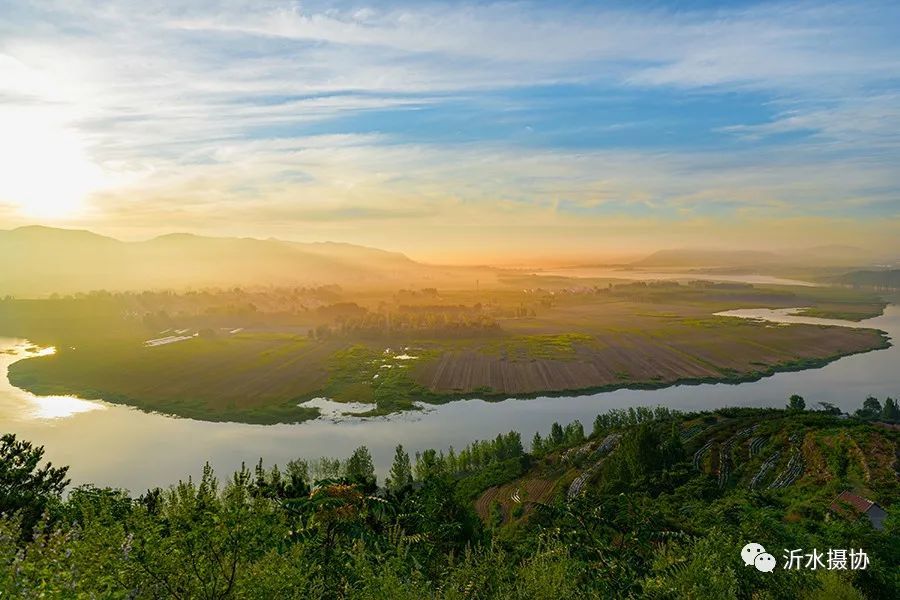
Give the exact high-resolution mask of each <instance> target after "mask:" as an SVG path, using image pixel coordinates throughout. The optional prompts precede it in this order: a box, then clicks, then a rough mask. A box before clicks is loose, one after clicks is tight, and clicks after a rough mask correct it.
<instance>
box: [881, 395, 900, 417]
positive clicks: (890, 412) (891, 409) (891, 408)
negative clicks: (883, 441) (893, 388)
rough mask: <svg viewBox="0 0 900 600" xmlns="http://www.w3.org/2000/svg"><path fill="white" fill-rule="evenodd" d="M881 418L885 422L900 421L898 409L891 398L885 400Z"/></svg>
mask: <svg viewBox="0 0 900 600" xmlns="http://www.w3.org/2000/svg"><path fill="white" fill-rule="evenodd" d="M881 416H882V417H883V418H884V420H885V421H897V420H900V407H898V406H897V401H896V400H894V399H893V398H888V399H887V400H885V401H884V406H883V407H882V409H881Z"/></svg>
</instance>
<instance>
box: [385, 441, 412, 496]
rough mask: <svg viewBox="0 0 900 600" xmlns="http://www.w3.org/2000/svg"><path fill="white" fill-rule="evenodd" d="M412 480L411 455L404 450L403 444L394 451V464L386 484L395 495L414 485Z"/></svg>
mask: <svg viewBox="0 0 900 600" xmlns="http://www.w3.org/2000/svg"><path fill="white" fill-rule="evenodd" d="M412 479H413V475H412V463H411V462H410V460H409V453H407V452H406V450H404V449H403V444H397V448H396V449H395V450H394V463H393V464H392V465H391V471H390V473H389V474H388V479H387V482H386V483H387V487H388V489H389V490H390V491H392V492H394V493H395V494H396V493H400V492H402V491H404V490H406V489H407V488H409V486H410V485H412Z"/></svg>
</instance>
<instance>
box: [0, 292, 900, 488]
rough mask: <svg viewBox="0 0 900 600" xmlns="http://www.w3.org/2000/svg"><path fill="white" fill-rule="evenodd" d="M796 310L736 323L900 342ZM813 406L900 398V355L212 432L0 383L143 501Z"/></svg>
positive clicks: (18, 354)
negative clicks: (619, 420)
mask: <svg viewBox="0 0 900 600" xmlns="http://www.w3.org/2000/svg"><path fill="white" fill-rule="evenodd" d="M788 312H789V311H787V310H767V309H759V310H740V311H729V312H728V313H727V314H730V315H733V316H736V317H738V316H739V317H757V318H765V319H767V320H772V321H782V322H785V321H787V322H802V323H820V324H835V323H837V324H842V325H847V326H865V327H875V328H878V329H882V330H884V331H886V332H887V333H888V334H889V335H890V336H891V338H892V339H893V340H898V339H900V307H898V306H897V305H895V304H892V305H889V306H888V307H887V309H886V310H885V313H884V314H883V315H881V316H880V317H876V318H874V319H869V320H867V321H864V322H862V323H860V324H854V323H848V322H846V321H828V320H823V319H815V318H806V317H797V316H790V315H789V314H788ZM29 347H30V344H28V343H27V342H26V341H25V340H15V339H10V338H0V352H3V353H0V369H2V371H3V372H4V373H5V372H6V369H7V368H8V366H9V364H11V363H12V362H15V361H16V360H20V359H22V358H24V357H26V356H33V355H34V349H29ZM795 393H796V394H800V395H802V396H804V397H805V398H806V401H807V406H809V407H812V406H814V405H815V404H816V403H817V402H821V401H824V402H831V403H833V404H835V405H837V406H840V407H842V408H844V409H845V410H853V409H856V408H857V407H859V405H860V404H861V403H862V401H863V399H864V398H866V396H870V395H871V396H876V397H878V398H880V399H882V400H883V399H884V398H885V397H886V396H889V395H890V396H893V397H895V398H896V397H900V348H898V347H897V346H896V345H895V346H892V347H891V348H888V349H886V350H880V351H876V352H868V353H865V354H857V355H854V356H848V357H844V358H842V359H840V360H837V361H835V362H832V363H831V364H829V365H827V366H825V367H823V368H821V369H811V370H807V371H798V372H789V373H779V374H776V375H774V376H772V377H766V378H764V379H761V380H759V381H756V382H750V383H742V384H737V385H734V384H702V385H691V386H673V387H669V388H664V389H659V390H617V391H613V392H604V393H599V394H592V395H586V396H576V397H555V398H534V399H528V400H515V399H510V400H504V401H502V402H485V401H482V400H478V399H472V400H462V401H458V402H451V403H449V404H444V405H441V406H432V407H427V408H426V410H423V411H421V412H416V413H404V414H400V415H393V416H389V417H384V418H376V419H367V420H361V419H344V420H339V419H338V420H335V419H317V420H315V421H310V422H306V423H300V424H296V425H247V424H242V423H209V422H204V421H194V420H191V419H177V418H171V417H167V416H163V415H157V414H150V413H145V412H141V411H138V410H135V409H132V408H129V407H126V406H121V405H114V404H108V403H105V402H97V401H89V400H80V399H77V398H66V397H44V398H41V397H36V396H34V395H32V394H30V393H28V392H25V391H23V390H20V389H18V388H15V387H13V386H12V385H11V384H10V383H9V381H8V380H7V379H6V377H3V378H2V380H0V431H2V432H12V433H16V434H17V435H19V436H20V438H22V439H27V440H31V441H33V442H35V443H37V444H42V445H44V446H45V448H46V452H47V454H46V455H47V458H48V459H49V460H51V461H53V462H54V463H55V464H66V465H70V470H69V475H70V477H71V479H72V481H73V484H79V483H84V482H91V483H95V484H97V485H110V486H116V487H123V488H127V489H129V490H131V491H132V492H134V493H140V492H142V491H144V490H145V489H146V488H148V487H153V486H157V485H162V486H166V485H169V484H171V483H174V482H176V481H177V480H178V479H180V478H186V477H188V476H189V475H192V476H196V475H198V474H199V473H200V471H201V469H202V467H203V464H204V463H205V462H206V461H209V463H210V464H211V465H212V466H213V467H214V468H215V469H216V471H217V472H218V473H219V474H220V475H226V474H230V473H231V472H232V471H233V470H235V469H237V468H239V467H240V465H241V462H242V461H245V462H246V463H247V464H248V465H252V464H253V463H255V462H256V461H257V460H258V459H259V458H260V457H262V458H263V459H264V460H265V462H266V464H272V463H276V464H280V465H283V464H284V463H285V462H287V461H288V460H290V459H292V458H298V457H301V458H317V457H320V456H335V457H345V456H347V455H349V454H350V453H351V452H352V451H353V449H354V448H355V447H357V446H359V445H362V444H365V445H366V446H368V447H369V449H370V450H371V451H372V454H373V456H374V458H375V461H376V465H377V467H378V471H379V474H380V475H382V476H383V474H384V473H385V472H386V470H387V468H388V467H389V465H390V462H391V459H392V457H393V452H394V447H395V446H396V444H398V443H402V444H403V445H404V446H405V447H406V448H407V450H409V451H410V452H411V453H412V452H413V451H415V450H421V449H424V448H429V447H433V448H443V449H446V448H447V447H449V446H451V445H453V446H454V447H456V448H457V449H458V448H460V447H462V446H465V445H466V444H468V443H469V442H471V441H473V440H475V439H485V438H492V437H494V436H496V434H497V433H499V432H505V431H509V430H510V429H515V430H517V431H519V432H521V433H522V437H523V439H524V440H525V441H526V443H527V442H529V441H530V440H531V437H532V435H534V432H535V431H540V432H541V434H542V435H543V434H546V433H547V432H548V431H549V429H550V425H551V424H552V422H553V421H559V422H560V423H563V424H564V423H567V422H569V421H572V420H573V419H580V420H581V421H582V423H584V426H585V429H586V430H588V431H590V427H591V423H592V422H593V419H594V416H595V415H596V414H597V413H598V412H603V411H606V410H609V409H611V408H626V407H629V406H640V405H643V406H657V405H661V406H667V407H670V408H675V409H682V410H699V409H711V408H717V407H722V406H783V405H784V404H785V401H786V398H787V397H788V396H790V395H791V394H795Z"/></svg>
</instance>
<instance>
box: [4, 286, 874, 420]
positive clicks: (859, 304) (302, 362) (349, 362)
mask: <svg viewBox="0 0 900 600" xmlns="http://www.w3.org/2000/svg"><path fill="white" fill-rule="evenodd" d="M523 281H524V283H526V284H527V283H531V284H532V285H533V286H534V287H530V288H518V287H517V288H516V289H510V288H509V287H498V288H496V289H490V290H482V291H474V290H441V291H437V290H426V291H425V292H422V293H418V292H396V291H393V292H390V291H388V292H386V291H381V292H379V291H377V290H376V291H372V292H371V293H368V294H360V293H359V292H354V293H353V294H349V293H342V295H339V294H337V293H334V294H332V296H333V297H331V298H330V301H331V302H332V304H325V305H322V304H321V303H320V308H317V309H316V310H308V309H305V310H300V309H299V308H297V307H296V306H295V305H293V304H290V302H299V300H296V298H295V296H296V294H294V295H290V294H283V295H279V293H278V292H273V291H266V290H262V291H260V292H254V293H252V294H251V293H249V292H241V293H240V294H241V295H240V298H239V300H240V303H239V302H238V300H236V299H235V298H234V297H233V296H234V294H236V293H237V292H228V293H226V294H224V297H219V296H214V295H213V296H208V297H207V296H200V295H183V296H178V295H162V296H159V297H155V296H154V297H153V300H152V302H151V301H148V300H147V299H146V298H144V295H126V296H118V295H101V296H88V297H83V298H68V299H57V300H50V299H48V300H5V301H2V302H0V334H3V335H10V336H19V337H25V338H28V339H30V340H32V341H34V342H35V343H38V344H41V345H53V346H55V347H56V349H57V352H56V354H54V355H52V356H45V357H40V358H33V359H29V360H25V361H20V362H18V363H15V364H14V365H12V366H11V368H10V371H9V376H10V380H11V381H12V382H13V384H14V385H16V386H18V387H21V388H24V389H27V390H30V391H32V392H34V393H37V394H76V395H79V396H81V397H85V398H101V399H104V400H108V401H110V402H117V403H123V404H128V405H131V406H136V407H138V408H141V409H144V410H148V411H157V412H162V413H166V414H171V415H177V416H182V417H190V418H195V419H203V420H211V421H241V422H248V423H278V422H295V421H302V420H306V419H310V418H314V417H316V416H317V415H318V411H317V409H315V408H311V407H304V406H303V405H302V403H303V402H304V401H307V400H310V399H312V398H316V397H327V398H330V399H333V400H336V401H339V402H360V403H365V404H369V405H371V409H370V410H367V411H364V412H363V413H361V414H364V415H383V414H389V413H392V412H397V411H401V410H413V409H415V406H414V403H415V402H417V401H421V402H429V403H438V402H446V401H448V400H452V399H455V398H460V397H472V396H479V397H483V398H488V399H500V398H506V397H511V396H520V397H527V396H532V395H539V394H540V395H543V394H573V393H585V392H589V391H597V390H609V389H615V388H620V387H660V386H665V385H672V384H675V383H680V382H705V381H730V382H738V381H746V380H752V379H756V378H759V377H762V376H766V375H769V374H771V373H774V372H777V371H782V370H796V369H801V368H811V367H817V366H821V365H824V364H826V363H827V362H829V361H831V360H834V359H835V358H837V357H840V356H844V355H847V354H853V353H857V352H865V351H869V350H873V349H877V348H882V347H885V346H886V345H887V341H886V339H885V337H884V336H883V335H882V334H881V333H880V332H878V331H875V330H871V329H850V328H835V327H821V326H812V325H794V326H790V327H774V326H769V325H766V324H760V323H755V322H751V321H746V320H741V319H735V318H728V317H717V316H714V313H715V312H718V311H722V310H727V309H733V308H750V307H773V308H777V307H790V306H806V307H812V308H811V310H812V311H816V310H818V311H820V312H819V313H818V315H826V314H830V315H832V316H833V315H834V314H835V312H836V311H840V313H841V314H847V315H850V316H853V317H854V318H861V317H862V316H870V315H872V314H874V313H876V312H880V310H881V307H882V306H883V304H881V303H880V301H879V300H878V299H877V297H873V296H871V295H869V294H864V293H860V292H855V291H852V290H847V289H843V288H784V287H775V286H758V287H750V286H727V285H726V286H718V285H707V286H697V285H694V286H687V285H677V284H671V283H668V284H650V285H644V284H634V283H631V284H619V285H615V286H610V285H609V284H606V285H602V286H601V285H596V286H586V285H585V284H584V282H583V280H577V281H575V280H569V281H568V283H569V287H565V286H564V285H563V283H565V282H563V281H560V278H550V280H549V281H545V278H541V277H529V278H518V279H517V280H516V283H517V285H522V284H523ZM575 283H577V286H576V285H575ZM538 284H539V285H538ZM541 286H546V287H541ZM316 293H317V294H319V296H321V293H319V292H316ZM286 298H288V299H287V300H286ZM216 302H220V303H221V304H223V305H224V308H223V307H222V306H219V305H217V304H216ZM249 305H252V306H253V310H249V309H246V308H244V307H245V306H249ZM818 315H817V316H818ZM163 326H165V328H163ZM174 331H184V332H187V334H188V335H189V336H192V337H190V339H186V340H183V341H178V342H175V343H169V344H165V345H159V346H153V347H148V346H146V345H145V343H144V342H145V341H146V340H149V339H154V338H160V337H165V336H166V335H172V334H173V332H174ZM195 334H196V335H195Z"/></svg>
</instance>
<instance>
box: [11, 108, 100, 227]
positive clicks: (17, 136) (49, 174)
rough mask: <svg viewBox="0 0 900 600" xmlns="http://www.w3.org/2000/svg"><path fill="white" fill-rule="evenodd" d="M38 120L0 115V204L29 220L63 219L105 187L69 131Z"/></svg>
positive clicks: (25, 115) (97, 169)
mask: <svg viewBox="0 0 900 600" xmlns="http://www.w3.org/2000/svg"><path fill="white" fill-rule="evenodd" d="M42 117H43V115H40V114H37V113H33V112H29V111H21V112H18V113H15V112H12V113H0V131H3V136H2V137H0V164H2V165H3V177H0V203H4V204H12V205H13V206H16V207H17V208H18V210H19V212H20V213H21V214H22V215H24V216H28V217H33V218H42V219H63V218H66V217H69V216H72V215H74V214H76V213H77V212H79V210H81V209H82V208H83V206H84V201H85V199H86V198H87V196H88V195H89V194H90V193H91V192H94V191H96V190H98V189H100V188H101V187H103V184H104V174H103V171H102V169H100V167H98V166H97V165H95V164H94V163H92V162H91V161H90V160H89V159H88V157H87V155H86V153H85V150H84V145H83V143H82V141H81V140H80V139H79V138H78V136H76V135H75V134H74V133H73V132H72V131H70V130H68V129H66V128H65V127H64V126H62V125H61V124H58V123H54V122H53V120H52V119H46V118H42Z"/></svg>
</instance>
